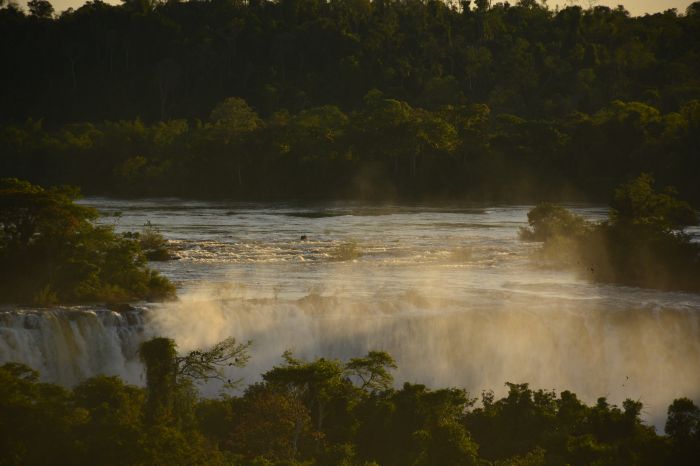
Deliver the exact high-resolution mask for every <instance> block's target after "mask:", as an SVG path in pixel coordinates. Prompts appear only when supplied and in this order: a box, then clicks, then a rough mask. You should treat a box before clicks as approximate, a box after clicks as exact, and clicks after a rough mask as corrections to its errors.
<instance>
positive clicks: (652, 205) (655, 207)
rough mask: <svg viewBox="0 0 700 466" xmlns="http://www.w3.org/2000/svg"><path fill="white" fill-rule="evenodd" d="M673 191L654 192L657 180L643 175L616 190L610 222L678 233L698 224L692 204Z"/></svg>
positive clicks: (670, 189) (671, 189)
mask: <svg viewBox="0 0 700 466" xmlns="http://www.w3.org/2000/svg"><path fill="white" fill-rule="evenodd" d="M677 194H678V193H677V192H676V191H675V190H674V189H673V188H666V191H665V192H662V193H659V192H657V191H655V190H654V178H653V177H652V176H651V175H649V174H647V173H643V174H641V175H640V176H639V177H637V178H635V179H634V180H633V181H630V182H628V183H625V184H623V185H622V186H620V187H619V188H617V189H616V190H615V196H614V198H613V201H612V203H611V207H612V211H611V213H610V217H611V220H612V221H613V222H615V223H618V222H619V223H632V224H637V225H650V226H657V227H659V228H662V229H665V230H679V229H682V228H683V227H685V226H688V225H697V224H698V215H697V213H696V211H695V209H693V208H692V207H691V206H690V204H688V203H687V202H685V201H681V200H679V199H677V198H676V195H677Z"/></svg>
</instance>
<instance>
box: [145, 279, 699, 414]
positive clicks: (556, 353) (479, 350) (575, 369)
mask: <svg viewBox="0 0 700 466" xmlns="http://www.w3.org/2000/svg"><path fill="white" fill-rule="evenodd" d="M434 291H435V289H434V288H430V287H426V288H424V289H423V288H417V289H412V290H410V291H408V292H405V293H403V294H400V295H394V296H389V295H386V294H382V293H378V294H374V295H369V296H367V297H362V298H358V297H357V296H348V295H346V294H343V293H336V292H334V291H333V290H330V289H326V290H325V291H324V292H322V293H317V292H314V293H311V294H308V295H306V296H303V297H300V298H296V299H281V298H274V297H272V296H269V297H266V298H265V297H255V298H251V297H246V296H245V292H242V291H241V290H240V289H238V290H236V289H231V288H228V287H226V286H214V287H211V286H203V287H202V288H200V289H197V290H192V291H190V292H189V293H187V294H185V295H184V296H182V297H181V299H180V300H179V302H177V303H170V304H167V305H164V307H163V308H162V309H161V310H159V311H158V312H154V313H152V314H151V320H150V322H149V325H150V326H151V328H152V330H153V332H154V333H155V334H158V335H164V336H169V337H172V338H174V339H175V340H176V342H177V344H178V347H179V349H180V350H181V351H189V350H192V349H195V348H202V347H207V346H211V345H213V344H214V343H216V342H217V341H220V340H222V339H224V338H226V337H228V336H234V337H236V338H237V339H239V340H241V341H246V340H252V342H253V345H252V348H251V355H252V359H251V362H250V364H249V365H248V367H246V368H245V369H243V370H236V371H235V372H234V373H231V374H230V377H231V378H239V377H244V379H245V383H252V382H255V381H257V380H259V375H260V374H261V373H263V372H265V371H267V370H269V369H271V368H272V367H273V365H275V364H279V363H280V362H281V358H280V355H281V354H282V352H283V351H284V350H286V349H291V350H293V351H294V353H295V354H296V355H297V356H299V357H302V358H306V359H313V358H317V357H326V358H338V359H341V360H347V359H349V358H351V357H355V356H360V355H364V354H365V353H367V351H369V350H384V351H387V352H389V353H390V354H392V355H393V356H394V357H395V358H396V360H397V362H398V366H399V368H398V371H397V372H396V374H395V376H396V377H395V380H396V385H397V386H400V385H401V384H403V382H415V383H424V384H427V385H429V386H432V387H445V386H455V387H464V388H466V389H467V390H468V391H469V392H470V394H471V395H472V396H479V395H480V393H481V392H482V390H494V391H495V393H496V395H502V394H504V393H505V387H504V383H505V382H514V383H524V382H527V383H530V385H531V386H532V387H533V388H543V389H553V390H556V391H562V390H567V389H568V390H572V391H574V392H575V393H577V394H578V395H579V396H580V397H581V398H582V399H583V400H585V401H587V402H594V401H595V400H596V399H597V398H598V397H607V398H608V399H609V401H611V402H613V403H617V404H620V403H621V402H622V401H623V400H624V399H626V398H630V399H633V400H640V401H642V402H643V403H644V405H645V409H644V411H643V414H644V418H645V420H647V421H648V422H650V423H652V424H654V425H656V426H657V427H659V426H662V425H663V422H664V421H665V417H666V408H667V406H668V404H669V403H670V402H671V401H672V400H673V399H674V398H678V397H681V396H688V397H691V398H694V399H698V397H699V396H700V371H698V370H697V368H698V364H699V363H700V316H698V314H697V312H695V311H694V310H693V309H692V306H688V308H687V309H683V305H682V302H683V300H684V299H688V300H691V299H692V297H691V296H683V295H682V294H678V295H677V296H676V299H677V301H678V304H680V305H679V306H678V308H676V309H673V310H669V309H663V308H662V307H661V306H659V305H658V303H654V302H653V301H652V302H649V303H646V304H644V303H642V304H640V305H639V306H638V307H636V308H627V309H624V310H623V309H614V308H613V309H610V308H609V307H608V306H605V305H603V306H601V305H600V304H599V301H600V300H601V299H604V300H608V299H620V300H621V301H625V299H624V296H622V297H619V298H616V297H615V296H614V295H615V294H616V291H615V290H614V289H612V288H605V287H603V288H602V289H601V290H600V293H601V296H587V297H580V298H577V299H567V298H563V297H562V298H558V297H552V296H550V297H549V299H547V300H546V302H543V301H542V299H540V298H538V294H539V292H540V291H541V290H539V291H538V290H528V289H523V290H519V291H518V292H515V293H503V295H502V297H501V302H500V306H492V305H479V303H478V302H462V301H459V300H455V299H450V297H449V296H439V295H436V294H435V292H434ZM606 293H607V294H608V296H605V295H606ZM625 304H626V303H625ZM219 388H220V387H217V386H209V387H205V388H204V392H205V393H208V394H209V395H214V394H216V393H217V391H218V389H219Z"/></svg>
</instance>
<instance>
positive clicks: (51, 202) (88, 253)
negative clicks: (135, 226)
mask: <svg viewBox="0 0 700 466" xmlns="http://www.w3.org/2000/svg"><path fill="white" fill-rule="evenodd" d="M77 195H78V192H77V190H75V189H73V188H52V189H44V188H41V187H39V186H36V185H32V184H30V183H28V182H26V181H19V180H17V179H2V180H1V181H0V212H1V213H0V228H1V230H0V270H1V271H2V272H0V295H2V299H3V300H4V301H5V302H8V301H9V302H17V301H25V302H28V301H31V302H34V303H36V304H40V305H50V304H55V303H57V302H86V301H87V302H94V301H125V300H133V299H163V298H168V297H171V296H172V295H173V294H174V287H173V285H172V284H171V283H170V282H169V281H168V280H167V279H165V278H164V277H162V276H160V275H159V274H158V273H156V272H154V271H152V270H149V269H148V268H146V266H145V258H144V256H143V254H142V251H141V249H140V247H139V244H138V243H137V242H136V241H134V240H133V239H132V238H131V237H130V236H129V235H116V234H115V233H114V232H113V231H112V229H111V228H110V227H107V226H95V225H93V223H92V222H93V221H94V219H95V218H96V217H97V213H96V211H94V210H93V209H90V208H88V207H84V206H81V205H78V204H75V203H74V202H73V201H74V200H75V199H76V197H77Z"/></svg>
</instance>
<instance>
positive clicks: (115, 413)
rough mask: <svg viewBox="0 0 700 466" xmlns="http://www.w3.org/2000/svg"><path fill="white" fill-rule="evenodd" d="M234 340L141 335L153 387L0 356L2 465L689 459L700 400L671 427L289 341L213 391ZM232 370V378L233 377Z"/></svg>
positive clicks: (569, 398) (602, 406) (681, 403)
mask: <svg viewBox="0 0 700 466" xmlns="http://www.w3.org/2000/svg"><path fill="white" fill-rule="evenodd" d="M247 349H248V344H238V343H237V342H236V341H235V340H233V339H228V340H225V341H223V342H221V343H219V344H217V345H215V346H214V347H213V348H211V349H210V350H206V351H193V352H191V353H189V354H186V355H182V356H178V355H177V352H176V348H175V345H174V343H173V341H172V340H169V339H166V338H156V339H153V340H150V341H148V342H146V343H144V344H142V346H141V351H140V354H141V359H142V361H143V362H144V364H145V367H146V385H147V386H146V388H145V389H143V388H139V387H135V386H129V385H125V384H124V383H123V382H122V381H121V380H120V379H119V378H116V377H95V378H92V379H88V380H86V381H84V382H82V383H80V384H79V385H77V386H76V387H75V388H73V389H72V390H67V389H64V388H61V387H59V386H56V385H51V384H46V383H40V382H38V381H37V373H36V372H34V371H32V370H31V369H29V368H28V367H26V366H23V365H21V364H14V363H9V364H5V365H3V366H1V367H0V419H2V420H3V422H2V423H0V434H2V435H0V451H2V456H1V457H0V458H1V459H2V460H3V464H25V465H54V464H55V465H62V464H66V463H67V462H69V463H70V464H76V465H77V464H86V465H87V464H124V465H127V464H128V465H132V464H133V465H139V464H140V465H147V464H174V465H175V464H183V465H184V464H188V465H191V464H228V465H329V466H330V465H348V466H350V465H358V466H360V465H364V466H369V465H382V466H390V465H395V466H403V465H408V464H412V465H445V466H447V465H477V464H493V465H545V464H546V465H550V464H551V465H561V464H571V465H588V464H597V465H623V464H624V465H659V464H668V465H691V464H694V461H695V460H696V459H697V456H696V455H697V451H698V448H700V409H699V408H698V407H697V406H696V405H695V404H694V403H693V402H692V401H691V400H689V399H687V398H680V399H676V400H674V401H673V403H672V404H671V405H670V406H669V408H668V420H667V422H666V426H665V431H666V436H661V435H658V434H657V433H656V432H655V431H654V429H653V428H651V427H648V426H645V425H644V424H643V423H642V422H641V421H640V418H639V416H640V413H641V411H642V408H643V405H642V403H641V402H640V401H634V400H629V399H628V400H626V401H625V402H624V403H623V405H622V408H619V407H617V406H614V405H610V404H608V403H607V401H606V399H605V398H600V399H599V400H598V401H597V403H596V404H595V405H594V406H587V405H585V404H584V403H582V402H580V401H579V400H578V399H577V397H576V395H575V394H574V393H571V392H569V391H564V392H561V393H560V394H558V395H557V394H556V393H555V392H553V391H547V390H533V389H530V388H529V387H528V385H527V384H512V383H508V384H507V385H508V388H509V392H508V394H507V395H506V396H505V397H504V398H501V399H495V398H494V396H493V393H491V392H484V393H483V394H482V396H481V399H480V400H479V401H480V402H479V403H477V399H475V398H471V397H470V396H469V394H468V393H466V392H465V391H464V390H462V389H459V388H446V389H428V388H426V387H425V386H423V385H417V384H411V383H405V384H404V385H403V387H402V388H400V389H395V388H391V386H392V382H393V377H392V375H391V370H392V369H394V368H395V367H396V365H395V363H394V361H393V359H392V357H391V356H390V355H389V354H387V353H384V352H378V351H371V352H369V353H368V354H367V355H366V356H365V357H358V358H353V359H350V360H349V361H347V362H341V361H338V360H334V359H324V358H320V359H315V360H313V361H304V360H300V359H297V358H295V357H294V356H293V354H291V353H290V352H286V353H285V354H284V355H283V362H282V363H281V364H279V365H277V366H275V367H274V368H272V369H271V370H269V371H268V372H266V373H264V374H262V382H259V383H256V384H254V385H251V386H249V387H248V388H247V389H246V390H245V391H244V393H243V394H242V395H240V396H232V395H229V394H222V396H221V397H219V398H218V399H201V398H199V397H198V396H197V391H196V389H195V385H194V384H195V383H197V382H201V381H205V380H208V379H211V378H221V377H222V372H221V371H220V369H221V367H223V366H230V365H235V366H238V367H240V366H242V365H244V364H245V363H246V362H247ZM229 382H231V381H229Z"/></svg>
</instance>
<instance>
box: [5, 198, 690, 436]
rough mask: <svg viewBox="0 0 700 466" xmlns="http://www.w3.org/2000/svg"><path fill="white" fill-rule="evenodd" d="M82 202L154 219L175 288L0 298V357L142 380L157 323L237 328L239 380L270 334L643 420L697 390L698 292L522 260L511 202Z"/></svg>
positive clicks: (205, 339) (166, 330)
mask: <svg viewBox="0 0 700 466" xmlns="http://www.w3.org/2000/svg"><path fill="white" fill-rule="evenodd" d="M84 202H85V203H86V204H89V205H92V206H94V207H96V208H98V209H99V210H100V211H101V212H102V213H103V214H105V215H106V216H105V217H103V219H102V221H103V222H106V223H111V224H114V225H115V227H116V229H117V230H118V231H127V230H128V231H138V230H140V229H142V228H143V226H144V224H146V223H147V222H150V223H151V224H152V225H154V226H156V227H158V228H159V229H160V231H161V232H162V233H163V234H164V235H165V236H166V238H168V240H170V242H171V245H172V246H173V248H174V250H175V252H176V254H177V255H178V257H180V259H179V260H175V261H170V262H165V263H157V264H154V266H155V267H156V268H158V269H159V270H160V271H161V272H162V273H163V274H164V275H166V276H168V277H169V278H170V279H172V280H173V281H175V282H176V283H177V285H178V294H179V296H180V299H179V301H177V302H174V303H165V304H158V305H155V304H147V303H143V304H140V305H139V306H137V307H138V309H137V310H135V311H133V312H127V313H121V314H120V313H116V312H111V311H109V310H107V309H105V308H103V307H100V306H83V307H79V308H59V309H53V310H48V311H47V310H42V311H40V310H35V309H24V308H19V309H18V308H8V309H5V310H4V311H3V312H0V361H4V360H21V361H23V362H26V363H28V364H30V365H32V366H34V367H36V368H37V369H39V370H41V371H42V374H44V377H45V378H46V379H48V380H54V381H58V382H61V383H66V384H72V383H75V382H76V381H78V380H81V379H82V378H84V377H87V376H90V375H94V374H97V373H109V374H118V375H121V376H122V377H124V378H125V379H127V380H129V381H130V382H133V383H143V377H142V374H141V372H142V371H141V368H140V365H139V364H138V363H137V358H136V348H137V346H138V343H139V342H140V341H142V340H143V339H144V338H147V337H149V336H152V335H162V336H169V337H173V338H175V340H176V341H177V343H178V345H179V348H180V349H181V350H183V351H185V350H191V349H194V348H198V347H203V346H207V345H212V344H213V343H215V342H217V341H219V340H222V339H223V338H226V337H228V336H234V337H236V338H237V339H239V340H243V341H245V340H251V341H252V348H251V355H252V359H251V362H250V364H249V366H248V367H247V368H245V369H243V370H239V371H238V372H235V373H232V374H231V377H232V378H238V377H244V378H245V380H246V381H247V382H252V381H255V380H256V379H257V377H258V375H259V374H260V373H261V372H264V371H265V370H268V369H269V368H271V367H272V366H273V365H274V364H277V363H279V362H280V355H281V353H282V352H283V351H284V350H285V349H292V350H293V351H294V352H295V353H296V354H297V355H298V356H300V357H305V358H314V357H320V356H323V357H334V358H340V359H347V358H350V357H354V356H360V355H363V354H365V353H366V352H367V351H368V350H372V349H380V350H386V351H388V352H390V353H391V354H392V355H393V356H394V357H395V358H396V360H397V362H398V365H399V369H398V371H397V372H396V374H395V375H396V380H397V383H403V382H404V381H411V382H420V383H425V384H428V385H430V386H436V387H438V386H461V387H465V388H467V389H468V390H469V392H470V393H471V394H472V395H476V396H478V395H479V394H480V392H481V391H482V390H486V389H493V390H495V391H496V394H497V395H498V394H502V393H503V392H504V383H505V382H507V381H510V382H516V383H521V382H528V383H530V385H531V386H532V387H535V388H545V389H555V390H564V389H570V390H572V391H574V392H576V393H577V394H578V395H579V396H580V397H581V398H582V399H584V400H585V401H588V402H592V401H595V399H596V398H598V397H601V396H606V397H608V398H609V399H610V400H611V401H613V402H615V403H620V402H621V401H622V400H624V399H625V398H632V399H638V400H641V401H642V402H644V403H645V405H646V408H645V410H644V415H645V417H646V419H647V420H649V421H650V422H653V423H655V424H657V425H662V424H663V419H664V417H665V409H666V407H667V406H668V404H669V403H670V401H672V399H673V398H676V397H680V396H688V397H691V398H694V399H696V400H697V399H698V398H700V295H697V294H688V293H674V292H662V291H652V290H643V289H639V288H631V287H620V286H614V285H601V284H595V283H592V282H590V281H589V280H588V279H587V277H585V276H576V275H574V274H572V273H569V272H563V271H553V270H550V269H546V268H543V267H539V266H538V265H537V264H536V262H535V261H533V259H532V253H533V251H534V250H535V249H536V248H537V247H538V245H537V244H533V243H525V242H521V241H519V240H518V229H519V228H520V227H523V226H525V225H526V221H527V211H528V210H529V207H528V206H486V207H485V206H463V205H462V206H442V207H426V206H411V207H407V206H372V205H363V204H349V203H345V204H315V205H310V204H244V203H225V202H221V203H212V202H194V201H182V200H138V201H133V200H129V201H119V200H112V199H98V198H92V199H87V200H86V201H84ZM574 210H575V211H576V212H577V213H580V214H582V215H584V216H585V217H587V218H589V219H602V218H604V217H605V215H606V211H605V209H603V208H596V207H574ZM115 214H118V215H117V216H115ZM302 235H305V236H306V239H305V240H302V239H301V237H302ZM218 389H219V387H216V386H208V387H204V388H203V390H204V392H205V393H209V394H215V393H216V392H217V390H218Z"/></svg>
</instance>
